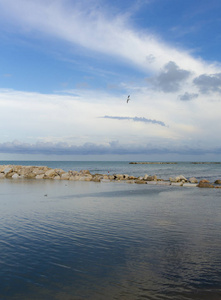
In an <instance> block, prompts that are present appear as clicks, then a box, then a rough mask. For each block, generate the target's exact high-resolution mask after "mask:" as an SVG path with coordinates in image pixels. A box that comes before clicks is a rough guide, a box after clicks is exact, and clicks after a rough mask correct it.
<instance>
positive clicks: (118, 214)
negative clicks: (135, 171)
mask: <svg viewBox="0 0 221 300" xmlns="http://www.w3.org/2000/svg"><path fill="white" fill-rule="evenodd" d="M0 191H1V192H0V193H1V195H0V196H1V200H0V209H1V220H0V226H1V232H0V247H1V248H0V249H1V269H0V274H1V289H0V298H1V299H6V300H8V299H59V300H60V299H96V300H97V299H150V300H152V299H157V300H158V299H173V300H177V299H181V300H182V299H216V300H218V299H220V298H221V289H220V287H221V277H220V275H221V274H220V269H221V268H220V267H221V250H220V249H221V247H220V246H221V236H220V225H221V218H220V213H221V204H220V200H219V193H217V191H215V190H214V191H201V190H198V189H194V190H192V189H191V190H188V189H186V190H185V189H180V188H169V187H155V186H138V185H126V184H99V183H98V184H96V183H88V182H81V183H80V182H77V183H76V182H68V183H67V182H64V181H61V182H54V181H41V182H37V181H23V182H19V184H18V183H16V182H15V181H10V180H7V181H4V180H3V181H0ZM46 193H47V195H48V196H47V197H45V196H44V195H45V194H46Z"/></svg>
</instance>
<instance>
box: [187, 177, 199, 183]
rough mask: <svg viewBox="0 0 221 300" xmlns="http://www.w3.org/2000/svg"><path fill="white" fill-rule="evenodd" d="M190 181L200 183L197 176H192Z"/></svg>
mask: <svg viewBox="0 0 221 300" xmlns="http://www.w3.org/2000/svg"><path fill="white" fill-rule="evenodd" d="M189 182H190V183H198V180H197V179H196V178H195V177H191V178H190V179H189Z"/></svg>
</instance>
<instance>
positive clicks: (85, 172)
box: [80, 170, 91, 175]
mask: <svg viewBox="0 0 221 300" xmlns="http://www.w3.org/2000/svg"><path fill="white" fill-rule="evenodd" d="M80 173H81V174H84V175H86V174H88V175H91V173H90V171H89V170H81V171H80Z"/></svg>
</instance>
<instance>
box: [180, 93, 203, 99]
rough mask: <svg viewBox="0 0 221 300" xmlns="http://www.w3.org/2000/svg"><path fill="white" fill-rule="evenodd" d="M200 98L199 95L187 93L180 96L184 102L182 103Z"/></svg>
mask: <svg viewBox="0 0 221 300" xmlns="http://www.w3.org/2000/svg"><path fill="white" fill-rule="evenodd" d="M198 96H199V95H198V94H194V93H188V92H186V93H185V94H183V95H180V96H179V98H180V100H182V101H190V100H192V99H195V98H197V97H198Z"/></svg>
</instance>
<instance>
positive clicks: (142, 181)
mask: <svg viewBox="0 0 221 300" xmlns="http://www.w3.org/2000/svg"><path fill="white" fill-rule="evenodd" d="M135 183H137V184H147V182H146V181H144V180H135Z"/></svg>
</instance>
